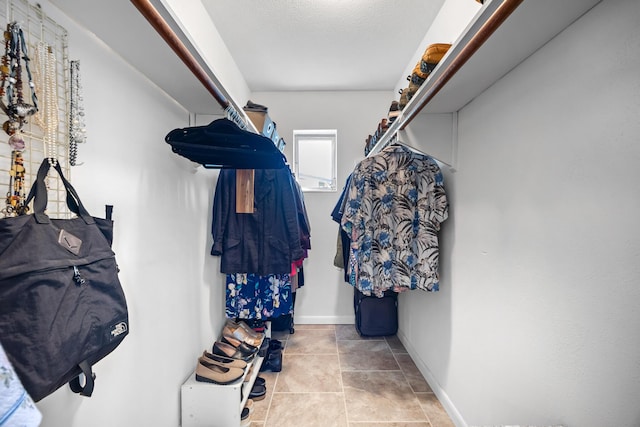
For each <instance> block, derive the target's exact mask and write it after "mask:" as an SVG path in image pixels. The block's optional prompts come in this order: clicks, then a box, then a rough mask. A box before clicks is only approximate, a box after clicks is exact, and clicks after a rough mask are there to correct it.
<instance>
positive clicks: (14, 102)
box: [0, 22, 38, 150]
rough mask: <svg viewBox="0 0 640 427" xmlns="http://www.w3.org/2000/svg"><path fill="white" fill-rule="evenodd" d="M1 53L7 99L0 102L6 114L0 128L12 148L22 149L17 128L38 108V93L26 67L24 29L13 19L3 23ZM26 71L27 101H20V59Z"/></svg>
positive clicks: (22, 142) (21, 85)
mask: <svg viewBox="0 0 640 427" xmlns="http://www.w3.org/2000/svg"><path fill="white" fill-rule="evenodd" d="M4 37H5V56H6V58H5V59H3V64H7V65H8V67H7V68H8V69H6V68H3V69H2V72H3V74H4V72H5V71H8V74H7V75H6V76H4V75H3V77H2V83H3V86H2V89H3V91H2V92H3V95H6V100H7V103H6V105H5V103H4V102H0V107H1V108H2V110H3V111H4V112H5V114H6V115H7V116H8V117H9V120H7V121H6V122H5V123H4V125H3V129H4V130H5V132H7V134H8V135H9V136H10V137H13V138H9V144H10V145H11V146H12V148H14V149H16V150H22V149H24V140H23V139H22V137H20V134H19V133H20V130H21V129H22V127H23V126H24V125H25V123H27V117H29V116H32V115H34V114H35V113H36V112H37V111H38V97H37V96H36V92H35V83H34V82H33V79H32V76H31V69H30V68H29V61H30V58H29V55H28V52H27V44H26V42H25V40H24V33H23V31H22V28H21V27H20V25H19V24H18V23H17V22H12V23H10V24H9V25H8V26H7V31H6V32H5V35H4ZM23 62H24V69H25V71H26V72H27V77H28V85H29V87H30V88H31V102H32V104H29V103H27V102H25V101H24V94H23V92H24V89H23V81H22V63H23Z"/></svg>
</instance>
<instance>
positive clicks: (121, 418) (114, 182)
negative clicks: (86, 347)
mask: <svg viewBox="0 0 640 427" xmlns="http://www.w3.org/2000/svg"><path fill="white" fill-rule="evenodd" d="M41 3H42V5H43V8H44V10H45V13H47V14H48V15H50V16H51V17H52V18H53V19H54V20H56V21H57V22H58V23H60V24H61V25H62V26H64V27H65V28H66V29H67V30H68V31H69V57H70V58H71V59H78V60H80V63H81V77H82V84H83V87H84V103H85V108H86V113H87V116H86V124H87V128H88V142H87V143H86V144H84V145H81V146H80V147H79V162H84V164H83V165H82V166H78V167H76V168H73V169H72V176H71V178H72V182H73V184H74V186H75V188H76V189H77V190H78V193H79V194H80V196H81V198H82V200H83V202H84V204H85V205H86V206H87V208H88V210H89V212H90V213H92V214H93V215H95V216H104V205H105V204H112V205H114V215H113V217H114V221H115V236H114V245H113V247H114V251H115V253H116V259H117V261H118V264H119V267H120V270H121V272H120V280H121V282H122V285H123V288H124V291H125V295H126V297H127V302H128V305H129V316H130V331H131V332H130V335H129V336H128V337H126V338H125V340H124V342H123V343H122V344H121V345H120V347H118V348H117V349H116V350H115V351H114V352H113V353H112V354H110V355H109V356H107V357H106V358H105V359H103V360H102V361H100V362H98V363H97V364H96V366H95V367H94V370H95V372H96V374H97V379H96V388H95V391H94V394H93V396H92V397H91V398H84V397H80V396H77V395H74V394H72V393H71V392H70V391H69V389H68V387H66V386H65V387H63V388H61V389H60V390H58V391H57V392H55V393H54V394H52V395H50V396H48V397H46V398H45V399H43V400H42V401H41V402H39V403H38V407H39V408H40V410H41V411H42V413H43V417H44V418H43V423H42V426H43V427H81V426H82V427H85V426H91V427H101V426H103V427H113V426H150V425H153V426H159V427H160V426H166V427H175V426H177V425H179V423H180V385H181V384H182V383H183V382H184V380H185V379H186V378H187V377H188V376H189V375H190V374H191V372H192V371H193V369H194V368H195V364H196V361H197V357H198V355H199V354H201V353H202V350H203V349H204V348H205V347H209V346H210V345H211V343H212V342H213V338H214V335H217V334H215V332H214V331H218V330H219V328H220V327H221V324H222V321H223V318H224V312H223V311H222V310H223V307H224V305H223V304H224V303H223V301H224V300H223V298H224V293H223V292H224V291H223V288H222V286H221V285H220V282H219V275H218V274H217V273H216V272H217V271H218V269H219V267H218V261H217V258H213V257H211V256H210V255H209V249H210V237H209V236H210V232H209V228H210V216H211V214H210V211H211V202H212V191H213V186H214V185H215V177H216V174H215V173H214V172H211V171H205V170H203V169H202V168H199V169H195V168H194V167H193V166H192V163H191V162H189V161H188V160H186V159H183V158H180V157H178V156H176V155H175V154H172V153H171V149H170V146H169V145H168V144H166V143H165V142H164V137H165V135H166V134H167V133H168V132H169V131H170V130H171V129H173V128H176V127H184V126H188V117H189V116H188V112H187V111H185V110H184V109H183V108H182V107H180V106H179V105H177V104H176V103H175V102H174V101H173V100H172V99H170V98H169V97H168V96H166V95H165V94H164V92H162V91H160V90H159V89H158V88H157V87H156V86H154V85H152V84H151V83H149V81H147V80H146V79H145V78H144V77H143V76H141V75H140V74H139V73H138V72H136V70H135V69H134V68H132V66H131V65H129V64H126V63H124V62H123V61H122V60H121V59H120V57H118V56H116V55H115V54H114V53H113V52H112V51H111V50H110V49H109V48H108V47H106V46H105V45H104V44H102V43H101V42H100V41H99V40H97V39H96V38H95V36H93V35H92V34H91V33H88V32H87V31H85V30H83V29H81V28H78V27H77V26H76V25H75V23H74V22H71V21H70V20H68V19H67V18H66V17H65V16H64V15H62V14H60V13H59V12H58V11H57V10H56V9H54V8H53V7H52V6H51V5H50V4H49V3H45V2H41ZM114 31H115V27H114Z"/></svg>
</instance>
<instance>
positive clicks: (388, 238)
mask: <svg viewBox="0 0 640 427" xmlns="http://www.w3.org/2000/svg"><path fill="white" fill-rule="evenodd" d="M346 197H347V200H346V204H345V209H344V214H343V216H342V223H341V225H342V228H343V229H344V230H345V231H346V232H347V233H349V235H350V236H351V242H352V247H351V250H352V258H353V260H355V261H353V260H352V261H353V262H350V265H351V266H352V267H351V270H352V273H351V284H352V285H354V286H355V287H356V288H358V289H359V290H360V291H361V292H363V293H364V294H365V295H371V294H372V293H373V294H375V295H377V296H382V294H383V292H384V291H385V290H388V289H393V290H394V291H396V292H402V291H405V290H409V289H422V290H426V291H437V290H438V282H439V275H438V262H439V248H438V235H437V232H438V230H439V229H440V223H442V222H443V221H444V220H446V219H447V217H448V209H449V205H448V202H447V197H446V194H445V191H444V185H443V178H442V172H441V171H440V168H439V167H438V164H437V163H436V162H435V160H433V159H432V158H431V157H429V156H426V155H424V154H420V153H417V152H414V151H412V150H410V149H408V148H406V147H404V146H401V145H392V146H389V147H387V148H385V149H384V150H382V151H381V152H380V153H378V154H376V155H374V156H371V157H368V158H366V159H364V160H363V161H362V162H360V163H359V164H358V166H356V169H355V170H354V172H353V175H352V178H351V181H350V183H349V188H348V190H347V196H346ZM354 263H355V265H354Z"/></svg>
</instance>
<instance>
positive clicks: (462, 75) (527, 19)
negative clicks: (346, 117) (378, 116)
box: [368, 0, 600, 170]
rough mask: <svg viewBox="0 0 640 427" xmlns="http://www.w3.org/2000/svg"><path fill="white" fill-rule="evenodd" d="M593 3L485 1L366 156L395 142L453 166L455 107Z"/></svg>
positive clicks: (571, 0) (589, 0)
mask: <svg viewBox="0 0 640 427" xmlns="http://www.w3.org/2000/svg"><path fill="white" fill-rule="evenodd" d="M469 1H471V0H469ZM599 2H600V0H563V1H557V0H490V1H485V2H484V3H485V4H484V5H483V6H482V7H481V8H480V9H479V10H478V12H477V13H476V15H475V16H474V17H473V18H472V19H471V21H470V22H469V24H468V25H467V26H466V28H465V29H464V30H463V31H462V33H461V35H460V36H459V37H458V38H457V40H456V41H455V42H454V43H453V44H452V46H451V48H450V49H449V50H448V52H447V53H446V55H445V56H444V57H443V58H442V60H441V61H440V62H439V63H438V65H437V66H436V68H435V69H434V70H433V71H432V72H431V73H430V74H429V76H428V77H427V79H426V80H425V81H424V83H423V84H422V85H421V86H420V88H419V89H418V90H417V91H416V93H415V95H414V96H413V97H412V98H411V100H410V101H409V102H408V103H407V104H406V106H405V107H404V109H403V110H402V111H401V113H400V115H399V116H398V117H397V118H396V119H395V120H394V121H393V123H392V124H391V125H390V126H389V127H388V129H387V130H386V132H385V133H384V135H383V136H382V137H381V138H380V139H379V140H378V142H377V143H376V145H375V146H373V147H372V148H371V150H370V151H369V153H368V155H373V154H376V153H378V152H380V151H381V150H382V149H383V148H385V147H386V146H387V145H389V144H391V143H393V142H395V141H398V142H401V143H403V144H404V145H407V146H410V147H412V148H414V149H417V150H419V151H421V152H424V153H427V154H429V155H430V156H432V157H434V158H435V159H437V160H439V161H440V162H441V163H444V164H445V165H447V166H449V167H450V168H451V169H452V170H455V167H456V150H457V117H458V116H457V114H458V111H459V110H460V109H462V108H463V107H464V106H465V105H467V104H468V103H469V102H471V101H472V100H473V99H474V98H475V97H476V96H478V95H480V94H481V93H482V92H483V91H485V90H486V89H487V88H489V87H490V86H491V85H493V84H494V83H495V82H497V81H498V80H500V79H501V78H502V77H503V76H504V75H505V74H507V73H508V72H509V71H511V70H512V69H513V68H515V67H516V66H517V65H518V64H520V63H521V62H522V61H524V60H525V59H526V58H527V57H529V56H530V55H532V54H534V53H535V52H536V51H537V50H538V49H539V48H540V47H542V46H543V45H544V44H546V43H547V42H548V41H549V40H551V39H552V38H554V37H555V36H556V35H558V34H559V33H560V32H562V30H564V29H565V28H567V27H568V26H569V25H571V24H572V23H573V22H574V21H576V20H577V19H578V18H580V16H582V15H583V14H584V13H586V12H587V11H588V10H589V9H591V8H592V7H594V6H595V5H596V4H598V3H599ZM438 19H440V17H439V18H438ZM442 19H455V17H451V16H445V17H442ZM432 42H433V43H440V42H442V40H433V41H432ZM424 47H426V46H424ZM541 84H544V82H541Z"/></svg>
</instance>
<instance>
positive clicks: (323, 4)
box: [51, 0, 445, 113]
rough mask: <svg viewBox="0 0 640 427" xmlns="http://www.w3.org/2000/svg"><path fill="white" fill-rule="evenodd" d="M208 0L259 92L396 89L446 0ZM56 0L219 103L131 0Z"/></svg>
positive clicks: (207, 106) (129, 51)
mask: <svg viewBox="0 0 640 427" xmlns="http://www.w3.org/2000/svg"><path fill="white" fill-rule="evenodd" d="M201 1H202V5H203V6H204V7H205V8H206V10H207V12H208V13H209V14H210V16H211V21H212V22H213V25H215V27H216V29H217V30H218V32H219V33H220V35H221V36H222V38H223V40H224V42H225V44H226V45H227V47H228V49H229V51H230V53H231V56H232V57H233V58H234V60H235V62H236V63H237V66H238V68H239V69H240V72H241V74H242V76H243V77H244V79H245V81H246V83H247V85H248V86H249V89H250V90H251V91H252V92H255V91H303V90H327V91H329V90H393V89H394V87H395V86H396V84H397V83H398V82H399V81H400V80H401V78H402V74H403V73H404V70H405V69H406V67H407V65H408V63H409V62H410V60H411V58H412V56H413V55H414V54H415V52H416V51H417V50H418V48H419V47H420V46H419V45H420V43H421V42H422V40H423V38H424V36H425V34H426V32H427V30H428V28H429V26H430V24H431V22H432V21H433V20H434V18H435V16H436V14H437V13H438V11H439V10H440V7H441V6H442V4H443V3H444V1H445V0H427V1H426V0H402V1H400V2H395V1H394V2H391V1H389V0H349V1H345V0H273V1H260V0H233V1H231V0H227V1H223V0H201ZM51 3H52V4H53V5H55V6H56V7H58V8H59V9H60V10H61V11H62V12H64V13H65V14H66V15H68V16H69V17H70V18H71V19H73V20H74V21H75V22H77V23H78V24H79V25H81V26H83V27H85V28H87V29H88V30H89V31H91V32H92V33H94V34H95V35H96V36H97V37H98V38H100V39H102V40H103V41H104V42H105V43H106V44H107V45H108V46H109V47H110V48H111V49H113V50H114V51H115V52H116V53H118V54H119V55H120V56H122V57H123V58H124V59H126V60H127V61H128V62H130V63H131V64H132V65H133V66H134V67H136V68H137V69H139V70H140V71H141V72H142V73H143V74H145V75H146V76H147V77H149V78H150V79H151V80H152V81H153V82H155V83H156V84H157V85H158V86H159V87H161V88H162V89H164V90H165V91H166V92H167V93H168V94H169V95H170V96H172V97H173V98H174V99H176V100H177V101H178V102H179V103H180V104H182V105H184V106H185V108H187V109H188V110H189V111H191V112H197V113H212V112H213V111H212V110H213V109H217V107H218V106H217V104H215V102H212V101H213V98H212V97H211V95H210V94H209V93H208V92H207V91H206V90H203V86H202V84H201V83H200V82H199V81H198V80H197V79H196V78H195V77H194V76H193V75H192V74H191V73H190V71H189V70H188V69H187V67H186V66H185V65H184V64H183V63H182V62H181V61H180V60H179V59H178V57H177V56H176V54H175V53H174V52H173V51H172V50H171V49H170V48H169V47H168V45H167V44H166V43H165V42H164V41H163V40H162V38H161V37H160V36H159V35H158V34H157V33H156V32H155V30H154V29H153V28H152V27H151V25H150V24H149V23H148V22H147V21H146V20H145V19H144V17H143V16H142V15H141V14H140V12H138V10H137V9H136V8H135V7H134V6H133V5H132V3H131V2H130V1H128V0H110V1H108V2H107V1H98V0H91V1H87V0H51ZM400 6H402V7H400ZM70 43H73V40H70ZM159 64H162V66H158V65H159ZM237 101H238V102H239V103H243V102H244V100H237ZM214 107H215V108H214Z"/></svg>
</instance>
